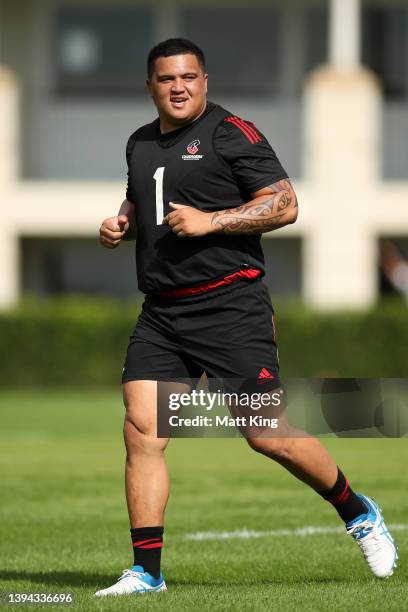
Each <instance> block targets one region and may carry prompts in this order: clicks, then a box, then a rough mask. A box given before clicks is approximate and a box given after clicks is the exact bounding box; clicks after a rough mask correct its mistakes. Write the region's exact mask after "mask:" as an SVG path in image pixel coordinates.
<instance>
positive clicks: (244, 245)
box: [126, 102, 287, 294]
mask: <svg viewBox="0 0 408 612" xmlns="http://www.w3.org/2000/svg"><path fill="white" fill-rule="evenodd" d="M126 158H127V163H128V188H127V192H126V197H127V199H128V200H130V201H131V202H134V203H135V205H136V206H135V213H136V227H137V234H136V263H137V275H138V284H139V289H140V290H141V291H142V292H143V293H148V294H156V293H160V292H163V291H167V290H171V289H176V288H182V287H193V286H195V285H200V284H202V283H206V282H208V281H212V280H217V279H220V278H223V277H225V276H226V275H228V274H230V273H232V272H235V271H237V270H241V269H245V268H248V267H249V268H258V269H260V270H261V272H262V273H264V257H263V252H262V248H261V244H260V239H261V235H260V234H252V235H234V234H222V233H219V234H217V233H216V234H209V235H206V236H201V237H198V238H177V236H176V235H175V234H174V233H173V232H172V231H171V229H170V228H169V227H168V226H167V225H162V221H163V218H164V217H165V216H166V215H167V214H168V213H169V212H171V209H170V207H169V202H175V203H180V204H187V205H189V206H194V207H196V208H198V209H199V210H202V211H204V212H215V211H217V210H225V209H229V208H235V207H237V206H240V205H241V204H243V203H245V202H248V201H249V200H251V195H250V194H251V193H253V192H254V191H256V190H258V189H261V188H262V187H266V186H267V185H270V184H272V183H275V182H276V181H279V180H281V179H283V178H287V174H286V172H285V171H284V169H283V168H282V166H281V165H280V163H279V160H278V159H277V157H276V155H275V153H274V151H273V150H272V149H271V147H270V145H269V143H268V142H267V140H266V139H265V137H264V136H263V135H262V134H261V133H260V132H259V131H258V130H257V129H256V128H255V126H254V125H253V124H251V123H249V122H245V121H243V120H242V119H239V118H237V117H235V116H234V115H232V113H230V112H228V111H227V110H225V109H223V108H221V107H220V106H218V105H216V104H212V103H211V102H209V103H208V104H207V108H206V111H205V112H204V113H203V115H201V117H199V119H197V120H196V121H194V122H192V123H190V124H189V125H186V126H183V127H182V128H180V129H177V130H174V131H172V132H169V133H167V134H161V133H160V124H159V119H156V120H155V121H153V122H152V123H150V124H148V125H145V126H143V127H142V128H140V129H139V130H137V131H136V132H134V134H132V136H131V137H130V138H129V141H128V144H127V148H126Z"/></svg>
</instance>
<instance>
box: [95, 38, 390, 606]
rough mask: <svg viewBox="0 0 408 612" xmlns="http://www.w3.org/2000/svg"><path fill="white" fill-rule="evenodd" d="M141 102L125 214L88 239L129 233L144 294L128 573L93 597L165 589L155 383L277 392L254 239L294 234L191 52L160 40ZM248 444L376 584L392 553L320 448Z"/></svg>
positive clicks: (251, 147) (285, 193) (271, 158)
mask: <svg viewBox="0 0 408 612" xmlns="http://www.w3.org/2000/svg"><path fill="white" fill-rule="evenodd" d="M147 88H148V91H149V93H150V95H151V96H152V98H153V101H154V103H155V105H156V107H157V111H158V118H157V119H156V120H155V121H154V122H153V123H151V124H149V125H146V126H143V127H142V128H140V129H139V130H137V131H136V132H135V133H134V134H133V135H132V136H131V137H130V139H129V141H128V145H127V150H126V154H127V162H128V170H129V172H128V189H127V193H126V200H125V201H124V202H123V204H122V206H121V208H120V211H119V214H118V215H117V216H115V217H112V218H109V219H106V220H105V221H103V223H102V226H101V229H100V237H101V242H102V244H103V245H104V246H105V247H107V248H115V247H117V246H118V245H119V244H120V242H121V241H122V240H123V239H124V238H125V237H127V236H128V235H129V233H130V232H131V231H132V229H135V230H136V233H137V237H136V258H137V272H138V282H139V287H140V289H141V290H142V291H143V292H144V293H146V294H147V297H146V300H145V302H144V305H143V310H142V313H141V315H140V317H139V320H138V322H137V325H136V328H135V330H134V331H133V334H132V336H131V339H130V344H129V347H128V351H127V356H126V362H125V368H124V372H123V390H124V403H125V407H126V417H125V425H124V437H125V444H126V449H127V458H126V497H127V505H128V511H129V519H130V526H131V537H132V544H133V550H134V565H133V567H132V569H129V570H126V571H125V572H124V573H123V575H122V576H121V577H120V579H119V580H118V582H117V583H115V584H114V585H113V586H111V587H109V588H107V589H104V590H101V591H98V592H97V593H96V595H97V596H107V595H119V594H123V593H131V592H135V593H138V592H146V591H163V590H165V589H166V585H165V582H164V579H163V576H162V574H161V571H160V554H161V548H162V545H163V524H164V511H165V507H166V503H167V499H168V491H169V482H168V474H167V468H166V463H165V458H164V450H165V447H166V444H167V441H168V440H167V439H163V438H158V437H157V436H156V426H157V418H156V417H157V415H156V408H157V406H156V402H157V381H161V380H189V379H194V378H197V377H199V376H200V375H201V373H202V372H203V371H205V372H206V373H207V376H208V377H209V378H210V379H211V378H214V379H217V378H222V379H227V380H229V381H231V380H236V381H244V380H253V379H258V378H263V379H266V382H267V383H269V388H270V389H273V388H277V387H279V365H278V358H277V350H276V344H275V341H274V326H273V310H272V306H271V303H270V299H269V295H268V294H267V291H266V288H265V286H264V285H263V283H262V281H261V277H262V276H263V274H264V260H263V254H262V250H261V246H260V237H261V234H262V233H264V232H269V231H271V230H277V229H279V228H281V227H284V226H285V225H288V224H290V223H294V222H295V221H296V218H297V213H298V205H297V200H296V195H295V193H294V191H293V187H292V185H291V183H290V181H289V179H288V176H287V174H286V172H285V171H284V170H283V168H282V166H281V165H280V163H279V161H278V159H277V157H276V155H275V153H274V152H273V150H272V149H271V147H270V145H269V143H268V142H267V141H266V139H265V137H264V136H263V135H262V134H261V133H260V132H259V131H258V130H257V128H256V127H255V126H254V125H253V124H252V123H250V122H247V121H244V120H242V119H240V118H238V117H236V116H235V115H233V114H231V113H230V112H228V111H226V110H225V109H223V108H221V107H220V106H217V105H215V104H213V103H211V102H208V101H207V74H206V72H205V61H204V56H203V53H202V51H201V50H200V49H199V48H198V47H197V46H196V45H194V44H193V43H191V42H189V41H186V40H184V39H171V40H167V41H165V42H162V43H160V44H159V45H157V46H156V47H155V48H153V49H152V50H151V52H150V54H149V57H148V81H147ZM237 385H239V383H238V382H237ZM248 443H249V445H250V446H251V447H252V448H253V449H254V450H256V451H257V452H260V453H262V454H264V455H265V456H267V457H269V458H271V459H274V460H275V461H278V462H279V463H280V464H282V465H283V466H284V467H285V468H286V469H288V470H289V471H290V472H291V473H292V474H294V475H295V476H296V477H297V478H299V479H300V480H302V481H303V482H305V483H306V484H308V485H309V486H311V487H312V488H313V489H314V490H315V491H316V492H318V493H319V494H320V495H321V496H322V497H323V498H324V499H326V500H327V501H328V502H330V503H331V504H332V505H333V506H334V507H335V509H336V510H337V512H338V514H339V515H340V517H341V518H342V519H343V521H344V522H345V523H346V528H347V531H348V533H350V534H351V535H352V536H353V538H354V539H355V540H356V541H357V543H358V544H359V545H360V547H361V549H362V551H363V553H364V556H365V558H366V560H367V562H368V565H369V567H370V569H371V570H372V572H373V573H374V574H375V575H376V576H378V577H386V576H389V575H391V574H392V573H393V568H394V566H395V560H396V547H395V544H394V542H393V540H392V538H391V536H390V534H389V532H388V530H387V529H386V527H385V525H384V521H383V518H382V515H381V512H380V509H379V508H378V506H377V504H376V503H375V502H374V501H373V500H371V499H370V498H368V497H366V496H364V495H359V494H356V493H354V491H353V490H352V489H351V488H350V486H349V484H348V482H347V479H346V478H345V476H344V475H343V474H342V472H341V471H340V470H339V469H338V467H337V466H336V464H335V463H334V461H333V459H332V458H331V457H330V456H329V454H328V452H327V451H326V450H325V448H324V447H323V446H322V445H321V444H320V442H319V441H318V440H316V439H314V438H311V437H282V436H279V437H269V438H266V437H262V436H259V437H256V436H252V437H251V436H250V437H249V438H248Z"/></svg>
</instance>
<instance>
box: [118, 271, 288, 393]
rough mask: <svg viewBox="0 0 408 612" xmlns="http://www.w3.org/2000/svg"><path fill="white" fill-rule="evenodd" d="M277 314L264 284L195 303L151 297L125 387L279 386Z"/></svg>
mask: <svg viewBox="0 0 408 612" xmlns="http://www.w3.org/2000/svg"><path fill="white" fill-rule="evenodd" d="M273 315H274V313H273V308H272V304H271V300H270V297H269V292H268V290H267V288H266V286H265V285H264V283H263V282H262V281H261V280H260V279H257V280H250V281H249V280H239V281H237V282H235V283H233V284H232V285H229V286H227V287H222V288H219V289H215V290H212V291H211V292H209V293H204V294H201V295H197V296H194V297H188V298H181V299H174V298H164V297H156V296H147V297H146V299H145V301H144V304H143V308H142V312H141V314H140V316H139V319H138V321H137V324H136V327H135V329H134V330H133V333H132V335H131V337H130V342H129V346H128V349H127V355H126V361H125V367H124V369H123V377H122V382H123V383H126V382H129V381H132V380H158V381H160V380H170V381H171V380H175V379H177V380H180V379H182V380H186V379H187V380H191V379H192V380H197V379H199V378H200V377H201V375H202V374H203V372H205V373H206V374H207V377H208V378H209V379H217V380H220V379H222V380H224V381H231V380H234V381H236V384H235V387H236V388H237V387H239V388H242V385H241V383H244V382H245V381H252V382H254V384H255V385H256V386H257V389H259V391H262V392H263V391H269V390H270V389H273V388H277V387H279V386H280V382H279V362H278V351H277V346H276V342H275V326H274V317H273Z"/></svg>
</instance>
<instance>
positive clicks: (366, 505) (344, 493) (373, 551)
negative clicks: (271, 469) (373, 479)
mask: <svg viewBox="0 0 408 612" xmlns="http://www.w3.org/2000/svg"><path fill="white" fill-rule="evenodd" d="M284 427H286V428H287V431H288V434H289V435H290V432H291V430H290V428H289V426H288V425H287V423H285V424H284ZM292 433H295V430H292ZM300 433H301V432H298V431H297V432H296V435H294V436H293V437H292V436H291V437H275V438H265V437H253V438H248V439H247V441H248V444H249V445H250V446H251V448H253V449H254V450H255V451H257V452H259V453H262V454H263V455H265V456H267V457H269V458H271V459H273V460H275V461H277V462H278V463H279V464H280V465H282V466H283V467H285V468H286V469H287V470H288V471H289V472H291V474H293V475H294V476H296V478H298V479H299V480H301V481H303V482H305V483H306V484H308V485H309V486H311V487H312V488H313V489H314V490H315V491H316V492H317V493H319V494H320V495H321V496H322V497H323V498H324V499H326V500H327V501H328V502H330V503H331V504H332V505H333V506H334V507H335V508H336V510H337V512H338V513H339V515H340V517H341V518H342V519H343V520H344V522H345V523H346V528H347V532H348V533H350V535H352V536H353V538H354V539H355V540H356V541H357V543H358V544H359V546H360V548H361V549H362V552H363V554H364V557H365V558H366V561H367V563H368V565H369V567H370V569H371V571H372V572H373V574H374V575H375V576H377V577H378V578H387V577H389V576H391V575H392V573H393V571H394V568H395V567H396V560H397V558H398V555H397V547H396V545H395V542H394V540H393V539H392V537H391V535H390V533H389V531H388V529H387V528H386V526H385V524H384V519H383V517H382V514H381V510H380V509H379V507H378V505H377V504H376V502H374V501H373V500H372V499H370V498H369V497H366V496H364V495H360V494H356V493H355V492H354V491H353V490H352V489H351V487H350V486H349V484H348V481H347V479H346V478H345V476H344V475H343V473H342V472H341V470H340V469H339V468H338V467H337V465H336V464H335V462H334V461H333V459H332V458H331V456H330V455H329V453H328V452H327V450H326V449H325V448H324V446H323V445H322V444H321V443H320V442H319V441H318V440H317V439H316V438H312V437H308V436H307V435H306V434H305V435H304V436H303V437H302V436H301V435H299V434H300Z"/></svg>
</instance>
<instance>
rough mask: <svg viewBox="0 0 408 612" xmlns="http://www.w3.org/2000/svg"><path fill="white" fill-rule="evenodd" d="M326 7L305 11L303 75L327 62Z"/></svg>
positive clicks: (327, 18) (327, 15)
mask: <svg viewBox="0 0 408 612" xmlns="http://www.w3.org/2000/svg"><path fill="white" fill-rule="evenodd" d="M328 21H329V13H328V7H325V8H320V7H313V8H307V9H306V10H305V39H306V41H305V55H304V60H303V61H304V74H305V75H306V74H308V73H309V72H310V71H311V70H313V69H314V68H317V67H318V66H321V65H322V64H326V63H327V60H328V44H327V43H328Z"/></svg>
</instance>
